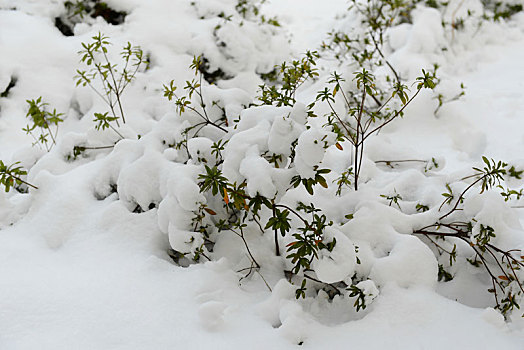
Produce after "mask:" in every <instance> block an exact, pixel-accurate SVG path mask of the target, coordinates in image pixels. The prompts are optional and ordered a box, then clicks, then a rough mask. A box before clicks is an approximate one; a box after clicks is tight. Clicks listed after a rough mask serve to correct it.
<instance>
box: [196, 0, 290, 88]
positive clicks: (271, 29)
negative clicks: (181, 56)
mask: <svg viewBox="0 0 524 350" xmlns="http://www.w3.org/2000/svg"><path fill="white" fill-rule="evenodd" d="M263 2H264V1H259V0H227V1H217V0H195V1H192V2H191V5H192V6H193V8H194V10H195V12H196V14H197V16H198V18H200V21H201V26H202V27H204V28H208V29H209V30H208V31H202V32H201V33H200V34H199V35H198V36H197V37H196V38H194V42H195V44H196V43H198V42H212V43H214V44H213V45H207V46H205V47H201V45H199V46H196V45H195V47H194V48H192V49H191V51H190V52H189V53H190V54H192V55H195V56H200V55H201V56H202V61H203V64H202V65H201V66H200V69H201V71H202V73H203V75H204V79H205V80H207V81H208V82H211V83H213V82H216V81H217V80H223V79H230V78H233V77H235V76H237V75H238V74H239V73H250V74H252V72H256V73H257V74H262V75H263V74H267V73H269V72H271V71H272V70H273V68H274V66H275V65H276V64H278V63H280V62H281V61H283V60H285V59H287V58H288V57H289V56H290V50H289V43H288V42H287V39H286V37H285V35H284V32H283V31H282V29H281V28H280V25H279V23H278V20H277V19H275V18H266V17H265V16H264V15H262V13H261V11H260V10H259V8H260V5H261V3H263Z"/></svg>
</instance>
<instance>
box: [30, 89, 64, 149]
mask: <svg viewBox="0 0 524 350" xmlns="http://www.w3.org/2000/svg"><path fill="white" fill-rule="evenodd" d="M26 102H27V103H28V104H29V109H28V111H27V114H26V117H27V118H29V119H30V122H31V124H29V125H27V126H26V127H25V128H23V129H22V130H23V131H25V132H26V134H28V135H31V136H32V137H33V139H34V142H33V146H34V145H37V144H38V145H40V146H41V147H42V146H43V147H44V148H45V149H46V150H47V151H48V152H49V151H50V150H51V148H53V146H54V145H56V137H57V135H58V124H59V123H61V122H63V119H61V118H60V117H61V116H62V115H63V113H58V112H57V111H56V109H53V111H52V112H49V111H48V110H47V106H49V104H48V103H46V102H42V96H40V97H38V98H37V99H36V100H26ZM53 126H54V128H52V127H53Z"/></svg>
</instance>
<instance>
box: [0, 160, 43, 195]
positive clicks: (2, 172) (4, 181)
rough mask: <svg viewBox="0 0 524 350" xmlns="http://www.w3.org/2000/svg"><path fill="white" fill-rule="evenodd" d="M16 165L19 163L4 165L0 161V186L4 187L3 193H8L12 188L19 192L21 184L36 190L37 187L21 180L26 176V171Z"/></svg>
mask: <svg viewBox="0 0 524 350" xmlns="http://www.w3.org/2000/svg"><path fill="white" fill-rule="evenodd" d="M18 164H20V162H16V163H13V164H11V165H6V164H4V162H3V161H2V160H0V184H1V185H2V186H4V189H5V191H6V192H9V191H10V190H11V188H12V187H14V188H16V189H17V190H19V191H21V189H20V185H22V184H24V185H27V186H29V187H32V188H34V189H38V187H36V186H34V185H31V184H30V183H28V182H26V181H24V180H22V177H23V176H25V175H27V171H25V170H23V169H22V167H21V166H18Z"/></svg>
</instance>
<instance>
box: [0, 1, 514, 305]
mask: <svg viewBox="0 0 524 350" xmlns="http://www.w3.org/2000/svg"><path fill="white" fill-rule="evenodd" d="M77 3H79V2H77ZM91 3H93V2H91ZM96 3H98V2H96ZM421 3H422V2H421V1H406V2H404V1H389V0H384V1H378V0H376V1H352V5H353V6H352V8H351V10H350V14H349V15H348V16H356V18H358V20H357V21H345V22H344V25H346V26H347V27H346V28H342V29H343V30H342V29H341V30H338V29H337V31H334V32H332V33H331V35H330V37H329V39H328V40H327V41H326V43H325V44H324V45H323V47H322V48H321V50H320V51H308V52H306V53H304V54H303V55H302V57H301V58H296V59H294V60H293V59H292V60H290V61H289V60H288V61H287V62H286V63H282V64H280V65H276V63H278V62H281V61H282V59H284V58H287V57H284V56H287V55H288V52H287V49H286V48H287V37H286V35H285V33H282V31H281V29H280V27H279V25H278V24H279V23H278V21H277V20H275V19H267V18H265V17H263V16H262V15H261V13H260V11H259V3H258V2H253V1H247V0H239V1H233V0H231V1H229V0H227V1H226V0H224V1H203V0H202V1H194V2H192V3H191V5H190V8H191V10H192V11H194V13H195V14H196V15H197V16H198V18H199V21H200V22H201V25H202V27H203V28H204V29H203V30H201V31H200V32H199V33H198V34H195V36H194V38H193V40H192V43H191V44H188V46H187V47H184V48H183V49H182V51H183V52H184V53H185V54H191V56H193V55H194V57H193V61H192V63H191V65H190V70H191V72H190V74H187V75H191V74H194V77H193V78H190V80H187V81H185V83H182V84H181V81H180V77H178V76H175V77H174V79H173V80H172V81H170V82H165V84H164V86H163V94H164V97H166V98H167V101H165V103H166V104H167V103H169V104H170V105H169V108H170V109H169V110H168V109H167V107H166V109H165V110H168V111H167V112H166V113H164V114H162V115H155V118H151V119H152V120H148V122H147V126H145V127H144V126H141V127H142V129H143V130H145V132H144V133H140V134H139V133H138V132H137V133H135V135H140V136H139V137H137V138H135V137H133V138H132V139H131V138H125V137H124V134H121V133H120V132H119V131H118V129H117V128H118V127H119V126H120V125H119V121H120V120H121V121H122V123H124V122H125V117H124V106H123V104H122V103H121V101H120V97H121V95H122V93H123V91H124V89H125V88H126V87H127V86H131V85H130V84H131V83H132V82H135V81H136V80H138V79H135V77H136V74H137V72H138V71H139V69H140V67H141V65H142V64H144V63H146V58H145V56H144V55H143V52H142V50H141V49H139V48H138V47H134V46H132V45H131V44H128V46H126V47H125V48H124V51H123V53H122V54H121V58H122V61H123V66H124V68H123V69H122V70H117V69H116V68H117V66H116V65H114V64H113V63H112V61H111V60H110V59H109V58H110V57H108V56H107V54H108V49H107V45H108V42H107V38H106V37H105V36H104V35H103V34H101V33H99V34H98V35H97V36H95V37H94V38H93V40H94V42H93V43H90V44H89V43H88V44H86V43H84V44H83V50H82V51H81V60H82V61H83V62H84V63H85V64H87V66H89V67H94V68H93V70H91V71H89V72H85V71H78V74H79V76H78V77H77V83H78V84H82V85H89V86H91V87H92V88H93V89H92V90H93V93H94V94H95V95H98V96H99V97H100V98H102V99H103V100H104V103H105V104H106V105H107V106H108V107H109V109H110V112H107V113H96V114H95V118H96V119H95V121H96V122H97V125H96V128H97V129H102V130H103V129H106V128H111V129H113V131H115V132H116V133H117V134H118V135H119V137H120V138H121V139H120V140H118V142H116V144H115V145H113V144H111V145H109V146H88V145H89V144H90V143H89V142H88V141H91V140H92V139H93V138H96V137H97V135H96V134H94V133H91V134H90V133H86V134H85V135H84V134H82V135H79V134H73V133H70V134H68V135H64V136H63V138H62V140H60V141H58V142H57V146H56V147H53V150H50V151H51V152H50V153H49V154H47V155H45V156H42V158H41V159H40V160H39V161H38V162H37V163H36V164H35V165H34V166H33V167H32V168H31V169H30V170H29V174H28V173H27V172H26V171H25V170H23V169H22V168H21V167H20V166H18V164H17V163H14V164H12V165H10V166H7V165H5V164H4V163H3V162H0V175H1V176H2V177H1V178H0V180H1V181H0V182H1V183H2V185H4V186H5V188H6V190H7V191H8V190H10V189H11V188H12V187H13V186H15V187H17V188H18V190H19V191H24V189H25V187H24V186H31V187H34V188H35V189H37V188H36V186H33V185H30V184H29V183H28V182H25V180H24V179H23V177H24V176H26V175H29V178H30V179H31V181H32V179H36V180H39V181H41V182H37V183H36V184H38V186H39V187H40V188H42V187H43V186H45V179H46V174H45V172H44V171H43V170H46V171H49V169H47V168H48V167H50V165H49V164H55V167H57V168H58V170H56V169H54V171H56V172H57V173H60V172H66V171H68V170H69V169H72V168H74V167H80V166H82V165H83V164H87V163H88V162H96V164H97V167H96V171H92V173H90V174H89V176H90V178H89V181H88V184H86V185H85V186H86V187H89V190H90V193H91V195H92V197H93V198H96V199H97V200H99V201H106V200H107V201H113V200H114V201H116V200H117V199H118V200H119V201H120V203H122V204H123V207H124V209H123V210H124V211H125V210H126V209H127V210H128V211H129V212H132V213H135V214H137V215H139V214H142V213H144V212H149V213H148V214H146V215H151V216H154V218H155V220H157V221H158V226H159V228H160V230H161V231H162V232H163V233H165V234H166V235H167V237H168V239H169V248H168V250H169V254H170V255H171V257H173V259H174V260H175V262H176V263H178V264H179V265H181V266H188V265H189V264H192V263H196V262H201V261H206V260H218V259H220V258H223V257H226V258H227V260H228V261H229V264H230V265H231V267H232V268H233V269H235V270H236V271H237V272H238V273H239V279H240V280H242V281H245V280H247V279H248V278H249V279H250V280H251V281H254V283H256V282H257V281H258V282H260V281H263V284H264V285H265V286H267V288H268V289H270V290H271V289H272V287H274V286H275V285H280V286H281V285H282V283H280V284H278V281H279V280H282V279H287V280H288V281H289V282H291V283H293V284H294V285H295V286H296V288H295V296H296V297H297V299H298V298H310V297H311V298H314V297H316V296H317V295H327V298H328V299H330V300H335V298H337V300H344V301H348V303H349V304H350V305H353V306H354V307H355V309H356V311H360V310H364V309H367V310H369V309H368V306H370V305H371V303H372V302H373V301H374V300H376V299H377V298H380V293H381V291H382V290H384V289H386V288H387V287H388V286H390V285H397V286H399V287H401V288H420V289H434V288H435V286H436V285H437V282H438V280H443V281H451V280H453V279H454V278H455V276H457V275H458V274H462V273H464V272H471V270H473V272H472V273H474V274H479V275H481V276H482V277H481V278H487V279H488V280H489V282H490V283H491V285H492V288H490V292H491V293H493V294H494V298H495V304H494V306H496V307H497V308H498V309H500V311H501V312H502V313H504V314H506V315H510V314H511V312H513V311H514V310H515V308H519V303H521V299H522V297H523V291H524V290H523V284H522V281H523V278H524V276H522V272H521V268H522V267H523V258H522V256H521V255H520V254H521V253H520V250H518V249H519V248H521V247H522V246H521V245H519V239H517V238H515V237H513V236H516V233H515V232H517V231H518V230H520V231H521V228H520V227H519V223H518V220H517V219H516V217H515V216H513V215H512V213H511V210H510V208H508V203H510V202H511V201H514V200H515V199H516V200H518V199H520V197H521V196H522V189H518V188H514V187H513V186H514V185H515V184H516V183H515V181H517V180H519V179H520V177H521V173H522V170H519V169H521V168H522V166H521V167H519V166H518V164H515V165H513V166H509V165H507V164H505V163H502V162H495V161H490V160H488V159H487V158H484V159H483V162H484V166H483V168H480V167H476V168H474V173H473V174H472V175H465V176H462V177H459V180H456V181H455V180H454V179H449V178H448V177H446V176H445V175H441V174H439V173H438V171H439V170H441V169H442V168H443V167H444V163H445V162H444V160H442V159H440V158H438V157H429V158H424V159H418V158H413V157H409V158H406V159H403V158H397V155H398V154H399V153H401V152H396V150H395V142H394V141H393V142H390V141H388V142H386V141H383V137H382V134H380V135H378V134H379V132H382V131H383V130H384V132H387V129H388V128H389V127H391V126H393V125H397V127H399V128H402V122H401V120H400V117H402V116H403V115H404V114H405V113H407V111H408V110H409V108H411V107H412V106H413V105H414V104H415V103H416V102H418V100H419V99H421V100H422V101H423V102H422V104H423V105H424V106H423V108H424V110H426V109H431V111H433V110H434V109H435V108H438V107H440V106H441V105H442V104H443V102H445V101H448V99H446V98H444V97H443V96H442V95H440V93H439V92H437V93H435V94H433V93H432V92H431V90H433V89H434V88H436V87H437V84H438V83H439V81H440V80H439V78H437V77H436V71H437V66H438V65H433V63H438V62H430V61H431V59H433V58H435V57H437V58H438V57H439V55H440V54H442V49H443V48H446V47H447V46H449V45H450V43H449V42H447V41H446V39H447V38H446V34H447V33H449V28H448V27H446V25H444V28H443V27H442V22H443V21H444V22H445V23H444V24H446V20H445V19H446V18H447V17H446V16H448V17H449V13H448V12H449V11H448V9H449V8H450V7H449V6H452V5H453V4H454V2H450V3H449V4H447V5H444V4H439V3H436V2H432V1H425V3H428V4H429V5H431V7H436V8H438V10H437V9H435V8H427V7H425V6H423V5H422V4H421ZM470 3H471V4H470ZM476 3H478V2H476ZM433 5H434V6H433ZM455 5H457V6H458V7H461V6H462V5H461V4H455ZM470 5H471V6H473V5H475V4H473V2H468V6H470ZM517 5H518V4H517ZM188 6H189V5H188ZM464 6H466V5H464ZM486 6H487V5H486ZM481 9H483V8H482V7H481ZM515 9H516V8H515ZM495 12H496V11H495ZM457 13H458V12H456V11H455V12H453V14H452V16H451V17H452V18H455V17H456V15H457ZM80 17H81V16H80ZM498 17H499V18H503V17H504V16H502V15H499V16H498ZM408 23H412V24H408ZM405 25H413V26H419V27H420V26H422V29H421V31H422V33H423V34H424V35H425V36H424V35H422V34H421V36H420V37H417V36H416V35H415V34H413V35H412V36H411V37H409V38H408V35H407V34H406V33H405V31H406V30H408V29H407V28H406V26H405ZM458 27H459V26H458V25H457V22H453V25H452V29H451V32H452V33H454V31H455V30H458V29H459V28H458ZM428 28H429V29H428ZM424 30H425V31H424ZM402 31H404V32H402ZM428 38H429V39H428ZM200 41H203V42H205V43H209V42H212V43H213V45H206V46H205V47H200V46H198V43H199V42H200ZM277 48H278V49H277ZM401 50H407V51H408V52H411V51H410V50H412V51H416V50H418V51H423V52H424V54H425V55H426V56H427V57H430V58H427V57H426V56H425V57H426V58H427V59H426V58H424V59H422V58H421V59H420V60H419V61H416V64H412V63H413V62H407V63H403V64H402V63H401V62H399V59H398V58H395V57H394V54H395V53H398V52H400V51H401ZM319 52H320V53H319ZM333 56H334V57H335V58H336V59H337V60H336V63H335V67H334V66H333V64H332V62H330V60H329V59H330V58H331V57H333ZM421 56H422V55H421ZM129 64H130V65H131V67H132V68H131V69H130V70H128V67H129V66H128V65H129ZM397 65H398V67H397ZM419 66H423V67H419ZM334 68H336V70H337V71H342V73H337V72H336V71H335V69H334ZM419 68H425V69H424V70H422V75H420V76H418V74H420V69H419ZM154 74H158V73H156V72H150V71H144V76H145V78H144V79H148V78H150V77H158V75H156V76H155V75H154ZM187 75H186V76H187ZM246 76H247V80H249V81H250V82H251V83H252V81H255V82H256V83H260V84H261V86H260V89H259V91H258V95H257V96H256V97H255V98H254V96H253V94H252V91H247V90H249V89H246V88H245V85H253V84H251V83H250V84H244V86H237V85H236V84H239V85H242V84H241V83H242V79H246ZM162 77H165V74H164V73H163V72H162ZM262 78H264V79H266V84H263V80H262ZM97 79H98V80H97ZM78 84H77V85H78ZM92 84H93V85H92ZM94 84H98V87H97V86H96V85H94ZM146 85H147V84H143V86H142V87H143V91H147V92H148V93H149V92H150V90H147V89H146ZM100 86H101V88H100ZM158 88H159V89H158V90H160V87H158ZM155 93H157V94H159V95H160V94H161V93H160V92H159V91H155ZM135 96H140V95H139V94H136V95H135ZM433 98H436V99H437V100H438V106H436V103H437V102H435V101H433V100H432V99H433ZM413 101H415V102H413ZM155 102H157V100H155ZM412 102H413V103H412ZM432 102H435V103H432ZM33 104H35V105H38V102H37V101H34V102H33ZM159 104H160V103H159ZM420 109H421V108H420V106H419V110H420ZM159 110H162V109H160V108H159ZM175 112H176V113H175ZM128 124H129V123H128ZM145 124H146V123H145ZM126 126H128V125H126ZM129 127H131V126H129ZM53 135H56V134H53ZM386 136H387V135H386ZM381 142H383V143H381ZM53 143H54V140H53ZM95 150H96V151H100V152H96V153H95V152H93V153H89V152H87V151H95ZM406 153H408V152H406ZM81 155H82V158H81V159H80V156H81ZM410 155H411V154H410ZM382 157H385V158H386V159H384V158H382ZM57 164H58V165H57ZM420 164H422V166H419V165H420ZM42 179H43V180H42ZM41 183H42V185H41ZM506 183H507V184H508V185H506ZM510 184H511V186H512V187H511V188H510V187H508V186H510ZM22 185H24V186H22ZM499 186H500V187H499ZM476 188H479V191H476V192H480V193H474V192H475V189H476ZM497 189H498V190H500V191H498V192H499V193H497ZM442 191H444V192H443V193H442ZM501 195H502V196H501ZM2 198H3V197H2ZM515 242H516V243H515ZM166 250H167V248H166ZM478 268H482V269H483V270H482V271H483V272H481V271H479V270H480V269H478ZM468 269H470V270H468ZM443 283H444V282H443ZM259 285H262V284H259Z"/></svg>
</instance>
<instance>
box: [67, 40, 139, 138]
mask: <svg viewBox="0 0 524 350" xmlns="http://www.w3.org/2000/svg"><path fill="white" fill-rule="evenodd" d="M108 39H109V38H108V37H106V36H105V35H103V34H102V33H98V34H97V35H95V36H93V37H92V40H93V41H92V42H91V43H82V48H83V49H82V50H80V51H79V52H78V53H79V54H80V55H81V62H82V63H84V64H85V65H86V66H87V67H88V68H89V70H79V69H77V71H76V72H77V76H76V77H75V78H76V85H77V86H79V85H82V86H89V87H90V88H91V89H92V90H93V91H94V92H95V93H96V94H97V95H98V96H99V97H100V98H101V99H102V100H103V101H104V102H105V103H106V105H107V106H108V107H109V109H110V112H111V115H109V112H105V113H97V114H95V119H94V121H95V122H96V123H97V126H96V128H97V129H100V128H102V129H105V128H111V129H112V130H113V131H115V132H116V133H117V134H118V135H119V136H120V137H121V138H124V137H123V136H122V135H121V134H120V133H119V132H118V130H117V129H116V128H115V127H114V126H113V122H115V124H116V126H117V127H119V126H120V123H119V120H122V122H123V123H125V122H126V119H125V115H124V108H123V105H122V94H123V93H124V91H125V89H126V88H127V87H128V86H129V84H131V82H132V81H133V80H134V79H135V77H136V74H137V73H138V72H139V71H140V70H141V69H143V68H144V67H146V68H147V58H146V56H145V55H144V53H143V51H142V49H141V48H140V47H138V46H133V45H131V43H129V42H128V43H127V45H126V46H124V47H123V49H122V52H121V53H120V57H121V59H122V61H123V67H122V68H120V67H119V65H117V64H114V63H112V62H111V61H110V59H109V56H108V48H109V46H110V45H111V43H110V42H109V41H108ZM96 80H98V82H99V83H101V85H102V89H100V88H98V87H97V85H95V81H96Z"/></svg>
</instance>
